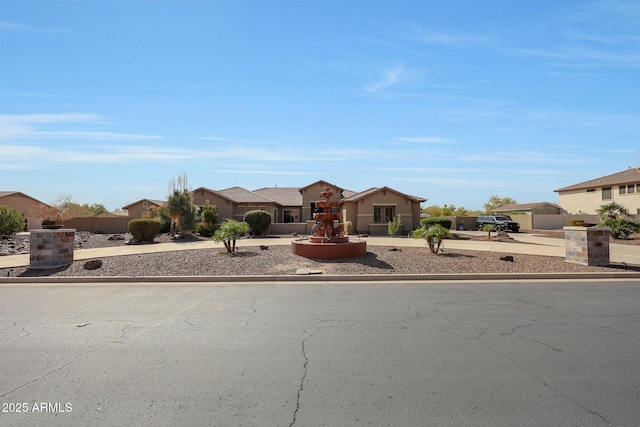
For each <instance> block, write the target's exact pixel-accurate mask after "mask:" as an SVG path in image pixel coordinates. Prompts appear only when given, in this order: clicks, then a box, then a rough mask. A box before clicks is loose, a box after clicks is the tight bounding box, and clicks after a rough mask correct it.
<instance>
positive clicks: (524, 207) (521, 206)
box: [493, 202, 562, 212]
mask: <svg viewBox="0 0 640 427" xmlns="http://www.w3.org/2000/svg"><path fill="white" fill-rule="evenodd" d="M544 205H548V206H553V207H554V208H558V209H562V207H560V206H558V205H556V204H555V203H549V202H535V203H514V204H511V205H504V206H501V207H499V208H497V209H494V210H493V211H494V212H511V211H528V210H530V209H534V208H537V207H540V206H544Z"/></svg>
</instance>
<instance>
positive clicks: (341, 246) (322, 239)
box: [291, 187, 367, 259]
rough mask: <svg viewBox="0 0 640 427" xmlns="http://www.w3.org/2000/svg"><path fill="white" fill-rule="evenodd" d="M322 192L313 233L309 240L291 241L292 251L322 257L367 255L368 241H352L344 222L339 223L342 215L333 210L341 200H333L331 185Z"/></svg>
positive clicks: (301, 254) (315, 214) (308, 256)
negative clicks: (346, 231)
mask: <svg viewBox="0 0 640 427" xmlns="http://www.w3.org/2000/svg"><path fill="white" fill-rule="evenodd" d="M320 194H321V196H322V198H323V200H319V201H318V202H316V208H318V211H317V212H314V214H313V219H315V220H316V224H315V225H314V226H313V229H312V231H313V234H312V235H311V236H309V240H306V241H304V240H294V241H293V242H291V252H292V253H293V254H294V255H299V256H303V257H305V258H320V259H342V258H356V257H359V256H363V255H365V254H366V253H367V242H363V241H358V242H350V241H349V237H348V236H345V235H344V224H339V223H337V221H340V220H341V219H342V215H340V214H338V213H333V212H332V209H333V208H335V207H338V205H339V202H337V201H331V196H332V195H333V193H332V192H331V190H330V189H329V187H326V188H325V189H324V191H323V192H322V193H320Z"/></svg>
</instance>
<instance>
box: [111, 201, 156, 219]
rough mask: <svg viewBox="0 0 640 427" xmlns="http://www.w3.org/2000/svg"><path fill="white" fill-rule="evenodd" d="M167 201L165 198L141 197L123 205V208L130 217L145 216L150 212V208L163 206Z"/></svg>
mask: <svg viewBox="0 0 640 427" xmlns="http://www.w3.org/2000/svg"><path fill="white" fill-rule="evenodd" d="M165 203H167V202H166V201H165V200H153V199H140V200H138V201H137V202H133V203H130V204H128V205H127V206H123V207H122V209H126V210H127V212H128V213H129V218H144V217H146V216H147V215H148V214H149V209H151V208H161V207H162V206H163V205H164V204H165Z"/></svg>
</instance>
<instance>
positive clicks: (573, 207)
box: [558, 186, 640, 215]
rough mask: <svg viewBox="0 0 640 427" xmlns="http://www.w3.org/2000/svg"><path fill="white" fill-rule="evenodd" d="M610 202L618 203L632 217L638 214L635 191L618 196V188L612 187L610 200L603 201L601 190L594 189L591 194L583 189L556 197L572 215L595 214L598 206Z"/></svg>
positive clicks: (639, 198)
mask: <svg viewBox="0 0 640 427" xmlns="http://www.w3.org/2000/svg"><path fill="white" fill-rule="evenodd" d="M610 202H616V203H620V204H621V205H622V206H624V207H625V208H627V209H628V210H629V213H630V214H632V215H633V214H638V213H640V193H638V192H637V191H636V192H634V193H631V194H629V193H625V194H620V188H619V186H613V187H612V188H611V198H610V199H604V200H603V199H602V188H596V189H595V191H591V192H587V190H584V189H583V190H574V191H566V192H563V193H559V195H558V204H559V205H560V206H562V208H564V209H565V210H566V211H567V212H569V213H572V214H578V213H584V214H595V213H596V210H597V209H598V208H599V207H600V206H602V205H604V204H607V203H610Z"/></svg>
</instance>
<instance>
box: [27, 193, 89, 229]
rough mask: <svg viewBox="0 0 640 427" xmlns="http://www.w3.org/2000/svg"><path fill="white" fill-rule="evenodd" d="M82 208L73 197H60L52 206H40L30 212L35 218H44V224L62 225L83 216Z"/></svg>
mask: <svg viewBox="0 0 640 427" xmlns="http://www.w3.org/2000/svg"><path fill="white" fill-rule="evenodd" d="M82 213H83V209H82V207H81V206H80V205H79V204H77V203H76V202H74V201H73V199H72V198H71V196H68V195H65V196H59V197H58V198H57V199H56V200H54V201H53V203H51V205H45V204H40V205H38V207H36V208H35V209H32V210H31V211H30V212H29V216H30V217H33V218H42V219H43V221H42V224H43V225H46V224H62V222H63V221H65V220H67V219H70V218H73V217H76V216H82Z"/></svg>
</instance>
